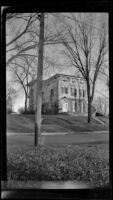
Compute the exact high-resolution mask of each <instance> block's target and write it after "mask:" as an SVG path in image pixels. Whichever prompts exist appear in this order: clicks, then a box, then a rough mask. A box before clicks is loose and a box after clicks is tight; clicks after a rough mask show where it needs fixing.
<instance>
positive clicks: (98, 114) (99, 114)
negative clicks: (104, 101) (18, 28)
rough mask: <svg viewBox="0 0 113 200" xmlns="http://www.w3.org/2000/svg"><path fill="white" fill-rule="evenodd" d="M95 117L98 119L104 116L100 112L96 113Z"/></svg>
mask: <svg viewBox="0 0 113 200" xmlns="http://www.w3.org/2000/svg"><path fill="white" fill-rule="evenodd" d="M95 116H97V117H99V116H100V117H103V116H104V115H103V114H102V113H100V112H96V114H95Z"/></svg>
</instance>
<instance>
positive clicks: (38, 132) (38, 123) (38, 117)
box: [34, 13, 44, 146]
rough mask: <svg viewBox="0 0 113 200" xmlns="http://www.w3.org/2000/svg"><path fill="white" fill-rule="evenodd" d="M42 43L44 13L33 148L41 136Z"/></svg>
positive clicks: (42, 29) (41, 27) (42, 26)
mask: <svg viewBox="0 0 113 200" xmlns="http://www.w3.org/2000/svg"><path fill="white" fill-rule="evenodd" d="M43 42H44V13H41V16H40V35H39V53H38V69H37V96H36V113H35V138H34V145H35V146H37V145H40V144H41V142H40V136H41V108H42V75H43Z"/></svg>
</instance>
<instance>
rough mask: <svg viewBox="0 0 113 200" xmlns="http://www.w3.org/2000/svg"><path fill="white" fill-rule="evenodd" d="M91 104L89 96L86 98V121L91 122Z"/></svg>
mask: <svg viewBox="0 0 113 200" xmlns="http://www.w3.org/2000/svg"><path fill="white" fill-rule="evenodd" d="M91 106H92V103H91V99H90V97H89V98H88V123H90V122H91Z"/></svg>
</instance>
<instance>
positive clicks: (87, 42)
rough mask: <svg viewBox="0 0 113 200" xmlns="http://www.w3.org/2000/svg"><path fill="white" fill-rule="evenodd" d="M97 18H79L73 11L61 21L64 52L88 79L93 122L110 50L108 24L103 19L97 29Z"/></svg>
mask: <svg viewBox="0 0 113 200" xmlns="http://www.w3.org/2000/svg"><path fill="white" fill-rule="evenodd" d="M95 18H96V15H93V14H91V13H90V14H89V13H87V14H84V15H82V14H79V17H76V16H75V15H74V14H71V17H70V16H64V15H63V17H61V18H60V20H59V21H60V22H61V25H62V27H63V28H62V34H59V39H60V41H61V42H62V44H63V45H64V47H65V50H64V53H65V55H66V56H67V57H68V58H69V59H70V61H71V64H72V65H73V66H75V67H76V68H77V69H78V70H79V71H80V73H81V75H82V76H83V77H84V79H85V81H86V86H87V99H88V123H89V122H90V121H91V106H92V102H93V97H94V92H95V84H96V80H97V78H98V74H99V71H100V70H101V68H102V66H103V65H104V64H105V62H106V57H107V50H108V49H107V45H108V40H107V25H106V23H105V21H102V20H101V21H100V24H99V23H98V28H96V27H95ZM62 22H63V23H62ZM56 29H57V27H56ZM60 29H61V26H60ZM57 32H58V29H57Z"/></svg>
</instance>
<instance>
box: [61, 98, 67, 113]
mask: <svg viewBox="0 0 113 200" xmlns="http://www.w3.org/2000/svg"><path fill="white" fill-rule="evenodd" d="M62 112H68V102H66V101H62Z"/></svg>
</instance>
